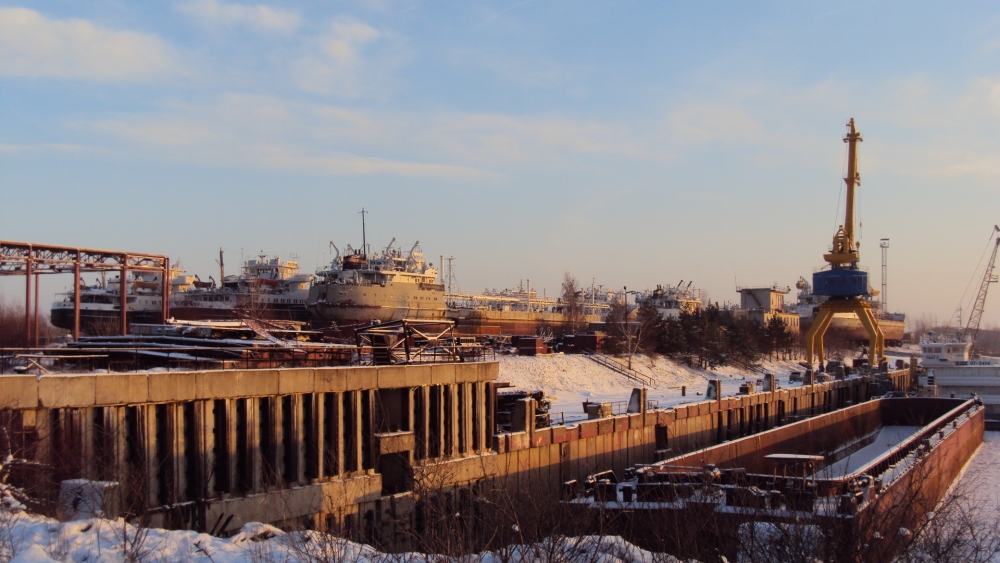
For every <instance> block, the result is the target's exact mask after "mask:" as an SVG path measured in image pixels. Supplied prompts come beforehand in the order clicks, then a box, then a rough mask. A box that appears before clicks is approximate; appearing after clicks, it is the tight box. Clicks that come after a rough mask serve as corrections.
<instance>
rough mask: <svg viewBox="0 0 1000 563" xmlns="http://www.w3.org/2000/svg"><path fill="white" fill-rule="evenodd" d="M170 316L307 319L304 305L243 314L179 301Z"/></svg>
mask: <svg viewBox="0 0 1000 563" xmlns="http://www.w3.org/2000/svg"><path fill="white" fill-rule="evenodd" d="M170 316H171V317H173V318H175V319H177V320H183V321H231V320H237V319H241V318H243V317H244V316H250V317H253V318H256V319H261V320H269V321H278V320H280V321H302V322H306V321H308V320H309V318H310V317H309V313H307V312H306V308H305V305H298V306H295V305H289V306H278V305H275V306H272V307H266V308H262V309H259V310H256V311H253V312H252V313H247V314H243V313H242V312H240V311H237V310H236V309H234V308H232V307H204V306H199V305H192V304H184V303H179V304H176V305H172V306H171V307H170Z"/></svg>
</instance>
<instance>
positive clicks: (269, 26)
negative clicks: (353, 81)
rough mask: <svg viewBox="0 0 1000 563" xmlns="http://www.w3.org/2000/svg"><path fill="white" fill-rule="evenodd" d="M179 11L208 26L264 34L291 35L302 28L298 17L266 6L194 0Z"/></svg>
mask: <svg viewBox="0 0 1000 563" xmlns="http://www.w3.org/2000/svg"><path fill="white" fill-rule="evenodd" d="M177 9H178V10H180V11H181V12H183V13H185V14H188V15H190V16H193V17H195V18H197V19H198V20H199V21H200V22H202V23H203V24H206V25H224V26H244V27H248V28H250V29H253V30H256V31H262V32H278V33H291V32H293V31H295V30H296V29H298V27H299V25H301V24H302V16H300V15H299V14H297V13H295V12H291V11H287V10H281V9H278V8H272V7H271V6H268V5H266V4H254V5H248V4H227V3H224V2H219V1H218V0H191V1H188V2H183V3H181V4H178V5H177Z"/></svg>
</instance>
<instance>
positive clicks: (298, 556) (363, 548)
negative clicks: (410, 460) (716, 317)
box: [0, 508, 680, 563]
mask: <svg viewBox="0 0 1000 563" xmlns="http://www.w3.org/2000/svg"><path fill="white" fill-rule="evenodd" d="M553 555H554V557H553V558H552V559H554V560H562V561H601V562H602V563H616V562H622V563H624V562H629V563H631V562H648V563H653V562H656V563H680V560H678V559H675V558H673V557H670V556H665V555H663V554H657V555H654V554H652V553H650V552H648V551H645V550H642V549H639V548H637V547H635V546H633V545H632V544H630V543H628V542H626V541H624V540H623V539H621V538H620V537H611V536H608V537H599V536H585V537H579V538H560V539H554V540H549V541H547V542H543V543H541V544H535V545H528V546H511V547H509V548H507V549H504V550H501V551H499V552H489V553H483V554H478V555H473V556H468V557H456V558H449V557H443V556H435V555H425V554H422V553H401V554H391V553H382V552H379V551H376V550H375V549H373V548H371V547H370V546H367V545H362V544H358V543H354V542H350V541H347V540H342V539H339V538H335V537H333V536H328V535H325V534H322V533H319V532H291V533H285V532H282V531H281V530H279V529H277V528H274V527H272V526H267V525H264V524H257V523H253V524H247V525H246V526H244V527H243V529H242V530H241V531H240V532H239V533H237V534H236V535H235V536H233V537H231V538H217V537H214V536H210V535H208V534H200V533H197V532H191V531H183V530H180V531H169V530H160V529H137V528H135V527H132V526H130V525H125V524H122V522H121V521H110V520H102V519H99V518H91V519H87V520H75V521H71V522H62V523H60V522H57V521H55V520H51V519H48V518H43V517H40V516H34V515H28V514H25V513H23V512H9V511H7V510H6V509H4V508H0V561H10V562H11V563H54V562H58V563H126V562H137V563H138V562H145V561H150V562H157V563H159V562H163V563H173V562H179V563H195V562H197V563H202V562H204V563H293V562H302V563H314V562H315V563H340V562H343V563H347V562H352V563H355V562H356V563H426V562H429V561H433V562H442V563H443V562H445V561H470V562H471V561H475V562H476V563H500V562H504V563H518V562H524V563H527V562H529V561H540V560H546V559H549V557H550V556H553Z"/></svg>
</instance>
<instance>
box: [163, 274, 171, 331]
mask: <svg viewBox="0 0 1000 563" xmlns="http://www.w3.org/2000/svg"><path fill="white" fill-rule="evenodd" d="M170 281H171V280H170V258H165V259H164V260H163V292H162V293H163V303H162V305H163V324H167V319H169V318H170Z"/></svg>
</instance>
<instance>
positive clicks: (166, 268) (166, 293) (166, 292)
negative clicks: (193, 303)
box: [160, 258, 222, 324]
mask: <svg viewBox="0 0 1000 563" xmlns="http://www.w3.org/2000/svg"><path fill="white" fill-rule="evenodd" d="M219 284H220V287H221V284H222V281H220V282H219ZM162 294H163V301H161V302H160V305H161V306H162V307H163V324H167V319H169V318H170V258H167V259H166V260H164V263H163V292H162Z"/></svg>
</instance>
